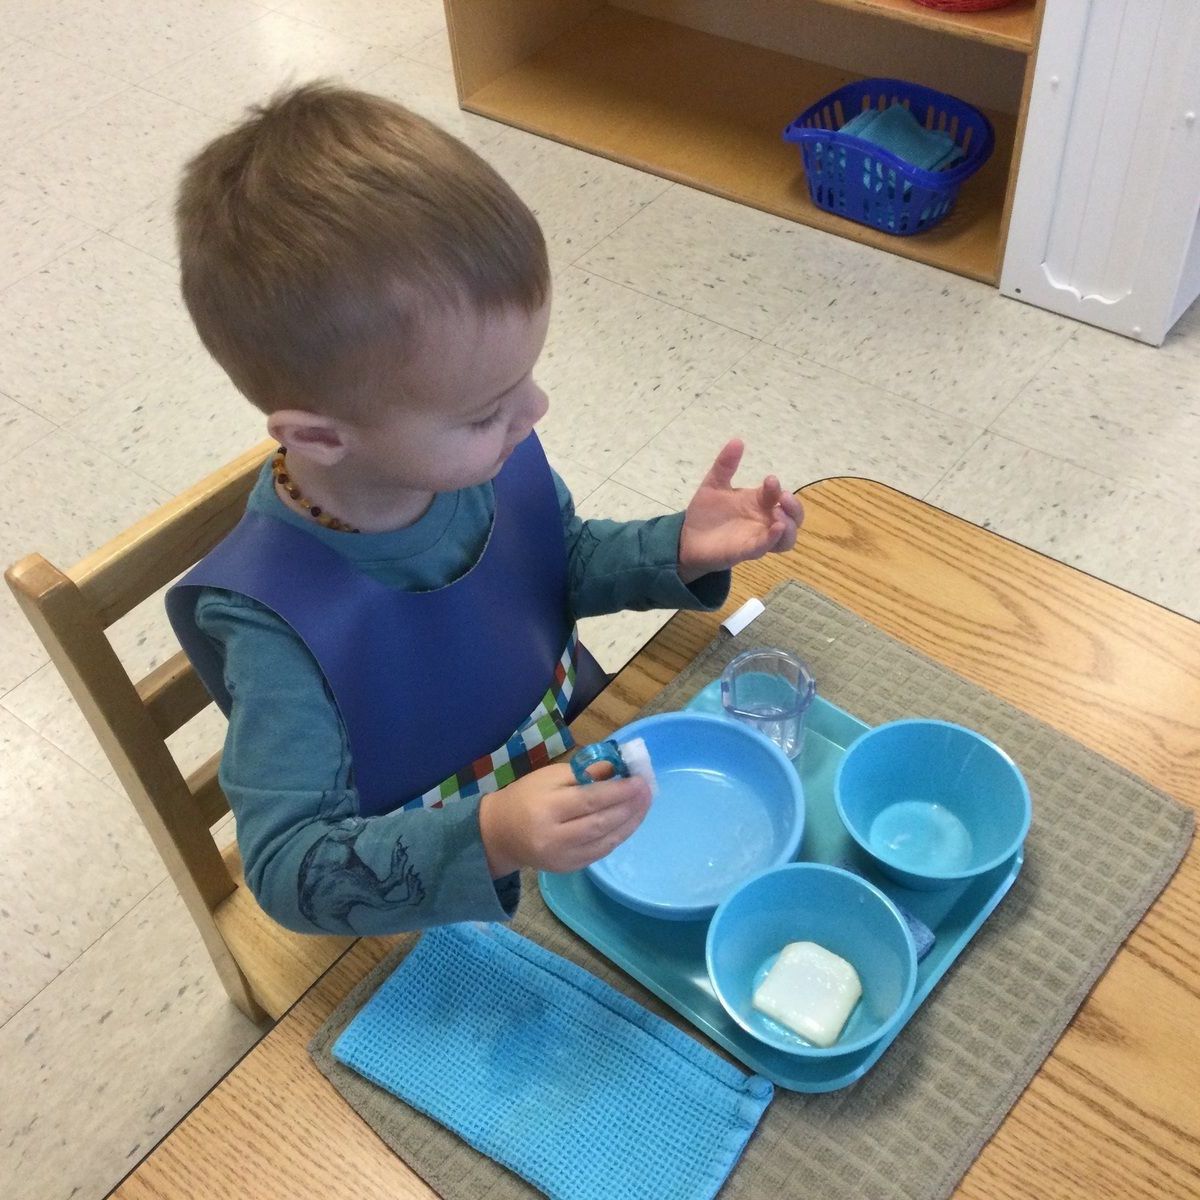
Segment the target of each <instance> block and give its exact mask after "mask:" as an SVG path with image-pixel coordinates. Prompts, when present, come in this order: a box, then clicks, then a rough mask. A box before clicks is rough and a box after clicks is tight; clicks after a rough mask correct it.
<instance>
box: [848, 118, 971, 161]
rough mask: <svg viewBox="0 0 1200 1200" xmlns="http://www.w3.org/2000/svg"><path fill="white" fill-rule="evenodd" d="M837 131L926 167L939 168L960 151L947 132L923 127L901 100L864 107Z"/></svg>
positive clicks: (960, 152) (955, 156) (957, 156)
mask: <svg viewBox="0 0 1200 1200" xmlns="http://www.w3.org/2000/svg"><path fill="white" fill-rule="evenodd" d="M838 132H839V133H847V134H850V135H851V136H852V137H856V138H861V139H862V140H863V141H865V142H872V143H873V144H874V145H876V146H882V147H883V149H884V150H888V151H890V152H891V153H892V154H894V155H895V156H896V157H897V158H901V159H903V160H904V161H905V162H907V163H912V165H913V166H914V167H921V168H923V169H924V170H926V171H941V170H943V169H945V168H946V167H948V166H950V165H951V164H952V163H953V162H954V160H955V159H957V158H959V157H961V155H962V151H961V150H959V148H958V147H957V146H956V145H955V144H954V139H953V138H952V137H951V136H950V135H949V134H948V133H943V132H941V131H940V130H937V129H926V128H925V127H924V126H923V125H922V124H921V123H920V122H919V121H918V120H917V119H916V117H914V116H913V115H912V113H911V112H909V111H908V109H907V108H905V107H904V105H903V104H893V105H892V106H891V107H890V108H884V109H878V108H868V109H864V111H862V112H860V113H859V114H858V115H857V116H854V117H851V118H850V120H849V121H847V122H846V124H845V125H843V126H842V127H841V129H840V130H839V131H838Z"/></svg>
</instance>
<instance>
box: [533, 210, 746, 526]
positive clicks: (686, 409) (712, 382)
mask: <svg viewBox="0 0 1200 1200" xmlns="http://www.w3.org/2000/svg"><path fill="white" fill-rule="evenodd" d="M652 203H653V202H652ZM649 207H650V205H647V206H646V208H649ZM642 211H643V212H645V209H643V210H642ZM634 215H635V216H636V215H637V214H636V213H635V214H634ZM629 219H630V220H632V219H633V218H632V217H631V218H629ZM622 224H624V222H622ZM603 240H604V239H603V238H602V239H601V241H603ZM596 244H597V245H599V244H600V243H599V242H597V243H596ZM593 248H594V247H593ZM570 269H571V270H575V271H582V272H583V273H584V274H585V275H596V277H597V278H598V279H603V280H604V281H605V282H606V283H611V284H613V285H614V286H615V287H619V288H624V289H625V290H626V291H628V292H634V293H635V294H636V295H639V296H646V298H647V299H649V300H653V301H655V303H658V304H662V305H664V306H665V307H667V308H673V309H675V310H676V311H677V312H681V313H686V314H687V315H688V316H689V317H695V318H696V319H697V320H700V321H708V322H709V323H710V324H713V325H720V322H719V321H713V320H712V319H711V318H710V317H704V316H701V315H700V314H699V313H694V312H692V311H691V310H690V309H687V308H684V307H683V306H682V305H679V304H673V303H672V302H671V301H670V300H664V299H663V298H662V297H661V296H648V295H647V294H646V293H645V292H641V291H638V289H637V288H632V287H630V286H629V285H628V284H625V283H618V282H617V281H616V280H614V279H609V278H608V277H607V276H604V275H599V274H597V272H595V271H589V270H587V269H586V268H585V267H578V266H575V265H574V264H572V266H571V268H570ZM721 328H723V329H730V330H731V332H733V333H740V334H742V336H743V337H747V338H749V339H750V345H749V346H747V347H746V349H745V351H744V352H743V353H742V354H739V355H738V356H737V358H735V359H734V360H733V361H732V362H731V363H730V364H729V365H728V366H727V367H726V368H725V370H723V371H721V372H719V373H718V374H717V375H716V376H715V377H714V378H713V379H711V380H709V382H708V384H707V386H705V387H704V388H703V389H701V390H700V391H699V392H697V393H696V394H695V396H693V397H692V399H691V400H689V401H688V402H687V403H686V404H685V405H684V406H683V408H681V409H680V410H679V412H677V413H676V414H675V415H674V416H673V417H671V419H670V420H669V421H666V422H664V423H663V424H662V425H661V426H658V427H657V428H654V429H653V431H652V432H651V433H650V435H649V436H648V437H647V438H646V440H645V441H644V442H642V443H641V445H639V446H638V447H637V449H636V450H634V451H633V453H632V454H630V455H629V456H628V457H626V458H625V459H624V460H623V461H622V462H620V463H618V464H617V465H616V466H615V467H613V469H612V471H611V472H610V474H609V475H608V477H607V479H606V480H605V482H609V481H611V482H613V483H617V484H619V485H620V486H621V487H628V484H624V483H621V482H620V481H619V480H618V479H617V478H616V475H617V472H618V471H620V470H621V469H622V468H623V467H625V466H628V464H629V463H630V462H632V461H633V459H635V458H636V457H637V456H638V455H639V454H640V453H641V452H642V451H643V450H644V449H645V448H646V447H647V446H648V445H650V443H651V442H652V441H654V439H655V438H656V437H658V435H659V434H660V433H663V432H665V431H666V430H667V429H669V428H670V427H671V426H672V425H674V424H675V422H676V421H679V420H681V419H682V418H684V417H686V416H687V414H688V413H689V412H690V411H691V410H692V408H693V407H694V406H695V405H697V404H699V403H700V402H701V401H702V400H703V399H704V397H705V396H706V395H707V394H708V393H709V392H710V391H711V390H712V389H713V388H715V387H716V386H717V384H718V383H720V382H721V381H722V380H723V379H724V378H725V377H726V376H727V375H728V374H729V373H730V372H731V371H733V370H735V369H736V368H737V367H738V365H739V364H740V363H742V362H744V361H745V359H746V358H748V357H749V356H750V355H751V354H753V353H754V352H755V351H756V350H758V349H759V348H760V347H761V346H762V344H763V343H762V342H761V341H760V340H759V339H758V338H756V337H755V336H754V335H753V334H750V333H745V331H744V330H741V329H733V328H732V327H731V326H728V325H722V326H721ZM551 402H553V397H551ZM729 436H730V437H736V436H737V434H735V433H731V434H730V435H729ZM719 449H720V447H718V450H719ZM715 453H716V451H714V454H715ZM695 485H696V487H699V486H700V480H699V479H697V480H696V481H695ZM597 490H598V488H597ZM629 490H630V491H635V490H636V489H634V488H629ZM637 494H638V495H639V496H642V497H643V499H646V500H651V501H653V502H654V503H655V504H664V503H669V502H668V501H664V500H662V499H661V498H656V497H654V496H647V495H646V494H645V493H644V492H638V493H637Z"/></svg>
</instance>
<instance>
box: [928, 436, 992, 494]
mask: <svg viewBox="0 0 1200 1200" xmlns="http://www.w3.org/2000/svg"><path fill="white" fill-rule="evenodd" d="M989 432H991V430H990V427H989V428H988V429H981V430H979V432H978V434H976V436H975V438H974V439H973V440H972V441H971V442H970V443H969V444H967V445H966V446H964V447H963V451H962V453H961V454H960V455H959V456H958V457H957V458H956V459H955V460H954V462H952V463H951V464H950V466H949V468H948V469H947V470H946V471H945V472H943V474H942V476H941V477H940V478H939V479H938V480H937V481H936V482H934V483H933V484H932V486H930V487H927V488H926V489H925V491H924V492H922V493H921V495H920V496H918V497H917V499H918V500H928V498H929V497H930V496H932V495H933V493H934V492H936V491H937V490H938V488H940V487H941V486H942V484H943V483H945V482H946V480H947V479H949V478H950V476H951V475H953V474H954V472H955V471H956V470H957V469H958V465H959V463H961V462H962V461H963V460H964V459H966V458H969V457H970V454H971V451H972V450H973V449H974V448H975V447H976V446H978V445H979V443H980V442H982V441H983V439H984V438H985V437H987V436H988V433H989Z"/></svg>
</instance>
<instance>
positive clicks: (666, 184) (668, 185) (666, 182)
mask: <svg viewBox="0 0 1200 1200" xmlns="http://www.w3.org/2000/svg"><path fill="white" fill-rule="evenodd" d="M531 136H536V135H531ZM562 144H563V145H564V146H569V145H570V143H569V142H563V143H562ZM571 149H576V147H574V146H572V147H571ZM612 161H614V162H616V161H617V160H616V159H613V160H612ZM632 169H633V170H637V169H638V168H636V167H634V168H632ZM641 173H642V174H643V175H653V174H654V173H653V172H652V171H642V172H641ZM658 178H659V179H660V180H661V182H662V184H663V187H662V190H661V191H660V192H659V193H658V194H657V195H656V196H654V197H653V199H651V200H650V201H649V202H648V203H646V204H643V205H642V207H641V208H639V209H638V210H637V212H632V213H630V214H629V216H627V217H626V218H625V219H624V220H623V221H621V222H620V223H618V224H617V225H614V226H613V227H612V229H610V230H608V232H607V233H604V234H602V235H601V236H600V237H598V238H597V239H596V240H595V241H594V242H593V243H592V244H591V245H590V246H588V247H587V248H586V249H584V250H581V251H580V252H579V253H578V254H577V255H575V257H574V258H573V259H571V261H570V263H568V266H571V267H574V268H576V270H579V271H587V268H586V267H581V266H579V260H580V259H581V258H583V257H584V256H585V255H588V254H591V252H592V251H593V250H595V249H596V247H597V246H599V245H600V243H601V242H606V241H607V240H608V239H609V238H610V237H612V236H613V235H614V234H615V233H619V232H620V231H621V230H622V229H624V228H625V226H626V225H628V224H629V222H630V221H632V220H633V219H634V218H635V217H640V216H641V215H642V213H644V212H645V211H646V209H648V208H650V207H651V206H652V205H653V204H654V203H655V202H656V201H658V200H659V199H661V197H663V196H665V195H666V194H667V192H669V191H670V190H671V189H672V188H673V187H677V186H678V184H676V183H673V182H672V181H671V180H670V179H663V177H662V176H661V175H660V176H659V177H658ZM587 273H588V274H589V275H598V277H599V278H601V279H603V278H604V276H602V275H599V273H598V272H596V271H587ZM608 282H609V283H612V282H614V281H613V280H611V279H609V280H608ZM619 286H621V287H624V286H625V285H624V284H621V285H619ZM629 290H630V291H634V290H635V289H633V288H630V289H629ZM639 294H644V293H639ZM652 299H658V297H652ZM664 303H667V302H666V301H664ZM672 307H675V308H677V307H679V306H678V305H672ZM680 311H681V312H686V311H687V310H686V309H680ZM692 315H693V316H695V315H697V314H695V313H693V314H692ZM735 332H736V331H735Z"/></svg>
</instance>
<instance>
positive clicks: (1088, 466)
mask: <svg viewBox="0 0 1200 1200" xmlns="http://www.w3.org/2000/svg"><path fill="white" fill-rule="evenodd" d="M1074 334H1075V331H1074V330H1072V331H1071V336H1072V337H1073V336H1074ZM1112 336H1113V337H1119V336H1120V335H1119V334H1113V335H1112ZM1067 340H1068V341H1069V340H1070V338H1068V339H1067ZM1065 345H1066V342H1064V343H1063V344H1062V345H1061V346H1059V347H1058V349H1059V350H1061V349H1062V348H1063V346H1065ZM1049 365H1050V359H1049V358H1048V357H1047V358H1046V360H1045V361H1044V362H1043V363H1042V364H1041V366H1040V367H1039V368H1038V370H1037V371H1036V372H1035V373H1034V374H1033V375H1031V376H1030V377H1029V378H1028V379H1027V380H1026V381H1025V382H1024V383H1023V384H1022V385H1021V387H1020V388H1019V389H1018V390H1017V392H1016V393H1015V394H1014V396H1013V397H1012V399H1011V400H1010V401H1009V402H1008V403H1007V404H1006V405H1005V406H1004V407H1003V408H1002V409H1001V410H1000V411H999V412H997V413H996V414H995V416H993V417H992V420H991V422H990V423H989V425H988V427H987V429H986V430H985V431H984V432H985V433H991V434H992V435H993V436H994V437H998V438H1003V439H1004V440H1005V441H1007V442H1012V444H1013V445H1014V446H1023V447H1024V448H1025V449H1026V450H1033V451H1036V452H1037V453H1039V454H1045V453H1046V451H1045V450H1043V449H1042V448H1041V447H1040V446H1036V445H1032V444H1031V443H1030V442H1029V441H1026V440H1023V439H1022V438H1020V437H1018V436H1016V435H1015V434H1013V433H1011V432H1010V431H1008V430H1001V429H998V428H997V427H996V426H997V424H998V423H999V422H1000V421H1001V420H1002V419H1003V417H1004V414H1005V413H1006V412H1008V410H1009V409H1010V408H1012V407H1013V406H1014V405H1015V404H1016V403H1017V402H1018V401H1019V400H1020V399H1021V398H1022V397H1023V396H1024V395H1025V393H1026V391H1027V390H1028V389H1029V388H1031V387H1033V386H1034V384H1035V383H1037V382H1038V377H1039V376H1040V375H1041V373H1042V371H1044V370H1045V369H1046V368H1047V367H1048V366H1049ZM1048 457H1050V458H1055V459H1058V460H1059V461H1061V462H1065V463H1067V464H1068V465H1070V466H1071V467H1073V468H1074V469H1075V470H1077V471H1083V472H1086V473H1087V474H1089V475H1094V476H1095V477H1096V478H1097V479H1103V480H1105V481H1107V482H1108V483H1112V484H1115V485H1117V486H1119V487H1124V488H1128V489H1129V490H1130V491H1133V492H1140V493H1142V494H1143V495H1147V496H1153V497H1155V498H1156V499H1159V500H1166V501H1174V500H1176V498H1177V497H1176V495H1175V494H1174V493H1173V492H1171V491H1168V490H1165V489H1159V488H1156V487H1148V486H1144V485H1139V484H1131V483H1129V482H1128V481H1127V480H1124V479H1122V478H1121V476H1120V475H1119V473H1116V472H1109V471H1098V470H1097V469H1096V467H1095V466H1094V465H1093V464H1092V463H1091V462H1087V463H1084V462H1078V461H1076V460H1075V459H1073V458H1069V457H1065V456H1063V455H1058V454H1051V455H1048ZM959 461H961V459H960V460H959ZM957 465H958V464H957V463H956V464H955V466H957ZM948 475H949V472H947V475H946V476H943V477H942V481H944V480H945V479H946V478H947V477H948ZM939 482H941V481H939ZM1148 598H1149V597H1143V599H1148ZM1169 611H1172V612H1174V611H1175V610H1174V609H1171V610H1169Z"/></svg>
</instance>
